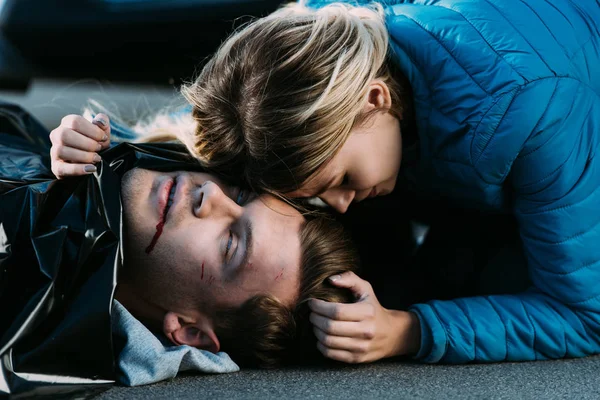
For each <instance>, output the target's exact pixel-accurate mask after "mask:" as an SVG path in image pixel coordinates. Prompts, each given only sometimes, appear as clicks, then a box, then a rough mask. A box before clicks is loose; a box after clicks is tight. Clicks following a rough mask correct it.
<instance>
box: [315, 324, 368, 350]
mask: <svg viewBox="0 0 600 400" xmlns="http://www.w3.org/2000/svg"><path fill="white" fill-rule="evenodd" d="M313 332H314V333H315V336H316V337H317V340H318V341H319V343H321V344H322V345H323V346H325V347H327V348H330V349H338V350H348V351H352V352H359V353H362V352H365V351H367V350H368V347H369V341H368V340H364V339H358V338H354V337H347V336H335V335H328V334H327V333H325V332H323V331H322V330H320V329H319V328H314V329H313Z"/></svg>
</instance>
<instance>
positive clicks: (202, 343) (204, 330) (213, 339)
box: [163, 311, 221, 353]
mask: <svg viewBox="0 0 600 400" xmlns="http://www.w3.org/2000/svg"><path fill="white" fill-rule="evenodd" d="M163 333H164V334H165V336H167V338H168V339H169V340H170V341H171V342H173V343H174V344H176V345H184V344H185V345H188V346H192V347H196V348H199V349H202V350H208V351H210V352H211V353H218V352H219V349H220V347H221V345H220V343H219V338H218V337H217V334H216V333H215V331H214V329H213V326H212V322H211V321H210V319H209V318H208V317H206V316H204V315H201V314H200V315H196V316H194V317H193V318H190V317H185V316H183V315H179V314H176V313H174V312H171V311H169V312H167V313H166V314H165V316H164V318H163Z"/></svg>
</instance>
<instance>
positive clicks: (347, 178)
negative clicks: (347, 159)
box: [341, 173, 350, 186]
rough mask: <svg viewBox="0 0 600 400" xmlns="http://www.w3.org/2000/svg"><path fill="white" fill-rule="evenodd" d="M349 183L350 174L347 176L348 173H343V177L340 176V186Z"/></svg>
mask: <svg viewBox="0 0 600 400" xmlns="http://www.w3.org/2000/svg"><path fill="white" fill-rule="evenodd" d="M349 183H350V176H348V174H347V173H346V174H344V177H343V178H342V184H341V186H345V185H348V184H349Z"/></svg>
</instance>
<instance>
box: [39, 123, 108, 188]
mask: <svg viewBox="0 0 600 400" xmlns="http://www.w3.org/2000/svg"><path fill="white" fill-rule="evenodd" d="M50 141H51V142H52V148H51V149H50V158H51V160H52V172H53V173H54V175H56V177H57V178H58V179H63V178H66V177H69V176H79V175H87V174H91V173H93V172H96V166H95V165H94V164H95V163H97V162H99V161H100V160H101V158H100V155H98V152H99V151H100V150H103V149H106V148H108V147H109V146H110V123H109V119H108V116H107V115H105V114H97V115H96V116H95V117H94V119H93V120H92V122H90V121H88V120H86V119H85V118H83V117H82V116H80V115H67V116H66V117H64V118H63V119H62V121H61V122H60V126H59V127H58V128H56V129H54V130H53V131H52V132H50Z"/></svg>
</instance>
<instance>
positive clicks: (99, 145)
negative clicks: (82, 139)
mask: <svg viewBox="0 0 600 400" xmlns="http://www.w3.org/2000/svg"><path fill="white" fill-rule="evenodd" d="M100 150H102V145H101V144H100V143H98V150H97V151H100Z"/></svg>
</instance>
